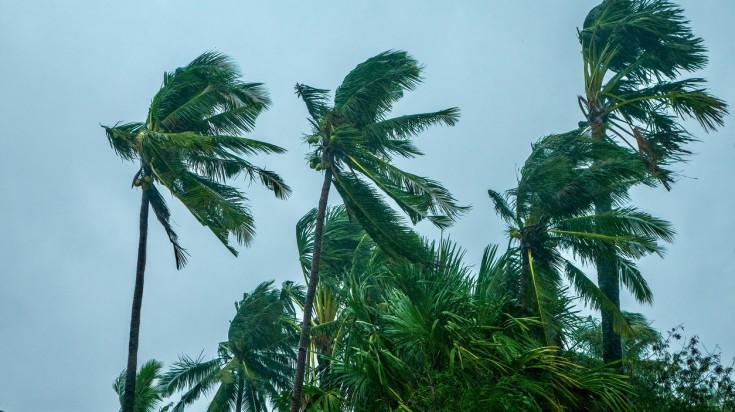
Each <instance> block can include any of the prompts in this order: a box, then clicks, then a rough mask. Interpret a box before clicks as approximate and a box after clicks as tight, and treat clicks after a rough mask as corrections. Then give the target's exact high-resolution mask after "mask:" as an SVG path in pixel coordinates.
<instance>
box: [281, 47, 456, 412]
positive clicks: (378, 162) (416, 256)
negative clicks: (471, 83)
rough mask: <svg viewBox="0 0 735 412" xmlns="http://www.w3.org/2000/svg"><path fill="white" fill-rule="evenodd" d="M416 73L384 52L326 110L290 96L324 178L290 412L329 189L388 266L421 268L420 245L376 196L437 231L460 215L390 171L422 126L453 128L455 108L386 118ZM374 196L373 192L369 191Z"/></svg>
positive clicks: (411, 64) (445, 199)
mask: <svg viewBox="0 0 735 412" xmlns="http://www.w3.org/2000/svg"><path fill="white" fill-rule="evenodd" d="M420 74H421V68H420V66H419V64H418V63H417V61H416V60H414V59H413V58H412V57H411V56H409V55H408V54H407V53H406V52H403V51H386V52H383V53H380V54H378V55H377V56H375V57H372V58H370V59H368V60H366V61H365V62H363V63H361V64H359V65H358V66H357V67H355V69H353V70H352V71H351V72H350V73H349V74H348V75H347V76H346V77H345V78H344V80H343V82H342V84H341V85H340V86H339V87H338V88H337V90H336V91H335V94H334V101H333V103H332V104H330V99H329V91H328V90H324V89H317V88H314V87H310V86H306V85H303V84H297V85H296V94H297V95H298V96H299V97H300V98H301V99H302V100H303V101H304V103H305V104H306V109H307V111H308V112H309V116H310V118H309V122H310V123H311V125H312V131H311V134H310V135H309V136H308V137H307V143H308V144H309V145H310V146H311V147H313V148H314V150H313V151H312V153H311V157H310V160H309V163H310V166H311V167H312V168H314V169H316V170H318V171H321V170H323V171H324V183H323V184H322V189H321V193H320V196H319V204H318V208H317V215H316V223H315V227H314V243H313V250H312V262H311V263H312V264H311V269H310V271H309V282H308V286H307V291H306V298H305V301H304V318H303V323H302V327H301V338H300V340H299V348H298V358H297V362H296V375H295V378H294V389H293V393H292V398H291V411H292V412H298V411H299V409H300V405H301V397H302V390H303V383H304V372H305V369H306V355H307V348H308V342H309V331H310V328H311V318H312V308H313V303H314V294H315V291H316V287H317V283H318V280H319V264H320V256H321V247H322V233H323V229H324V216H325V213H326V210H327V200H328V196H329V190H330V188H331V187H332V186H334V188H335V189H336V190H337V193H339V195H340V197H341V198H342V201H343V202H344V205H345V208H346V210H347V213H348V214H349V216H350V217H351V218H352V219H355V220H356V221H357V222H358V223H359V224H360V225H361V226H362V227H363V229H364V230H365V232H366V233H367V234H368V236H370V237H371V238H372V239H373V240H374V241H375V243H376V244H377V245H378V246H379V247H380V248H381V249H382V250H383V251H384V252H385V253H386V254H387V255H388V256H391V257H393V258H395V259H399V260H400V259H407V260H409V261H415V262H427V261H428V252H427V250H426V248H425V246H424V245H423V243H422V241H421V239H420V238H419V237H418V235H416V234H415V233H414V232H413V231H412V230H411V229H410V228H408V227H406V226H405V224H404V222H403V221H402V219H401V217H400V215H399V214H397V213H396V212H395V211H394V210H393V209H392V208H391V207H390V206H388V204H386V202H385V201H384V200H383V197H382V196H381V195H380V194H379V192H378V190H379V191H380V192H382V193H383V194H385V195H387V196H388V197H389V198H390V199H392V200H393V201H394V202H395V203H396V205H398V207H399V208H401V210H403V212H404V213H406V214H407V215H408V217H409V219H410V220H411V222H413V223H417V222H419V221H421V220H423V219H429V220H430V221H432V222H433V223H434V224H435V225H437V226H439V227H447V226H448V225H450V224H451V223H452V222H453V221H454V220H455V219H456V218H457V217H458V215H460V214H461V213H462V212H463V211H464V210H466V208H465V207H461V206H458V205H457V204H456V203H455V199H454V198H453V197H452V195H451V194H450V193H449V192H448V191H447V190H446V189H445V188H444V187H443V186H442V185H441V184H440V183H439V182H436V181H434V180H431V179H428V178H425V177H421V176H417V175H414V174H411V173H407V172H405V171H403V170H401V169H399V168H398V167H396V166H394V165H393V164H392V160H393V158H394V157H395V156H401V157H414V156H418V155H421V154H422V153H421V152H420V151H419V150H418V148H417V147H416V146H414V144H413V143H412V142H411V137H413V136H416V135H418V134H419V133H421V132H422V131H424V130H425V129H426V128H428V127H429V126H433V125H436V124H444V125H447V126H453V125H454V124H456V123H457V121H458V119H459V109H457V108H450V109H445V110H440V111H437V112H430V113H421V114H411V115H404V116H398V117H388V116H389V114H390V112H391V108H392V105H393V103H394V102H396V101H397V100H399V99H400V98H401V97H403V92H404V91H406V90H412V89H414V88H415V87H416V86H417V85H418V84H419V83H420V81H421V77H420ZM376 189H378V190H376Z"/></svg>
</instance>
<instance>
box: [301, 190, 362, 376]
mask: <svg viewBox="0 0 735 412" xmlns="http://www.w3.org/2000/svg"><path fill="white" fill-rule="evenodd" d="M316 214H317V210H316V209H312V210H310V211H309V212H308V213H307V214H306V215H304V216H303V217H302V218H301V219H299V221H298V222H297V223H296V245H297V247H298V251H299V262H300V263H301V270H302V272H303V275H304V281H305V282H306V283H308V282H309V272H310V270H311V266H312V252H313V249H314V229H315V226H316ZM373 248H374V243H373V242H372V240H371V239H370V237H369V236H367V234H366V233H365V231H364V230H363V229H362V227H361V226H360V225H359V224H358V223H357V222H355V221H353V220H350V218H349V216H348V214H347V211H346V209H345V207H344V205H339V206H332V207H328V208H327V211H326V213H325V218H324V231H323V242H322V251H321V254H320V261H321V262H320V263H319V283H318V285H317V289H316V292H315V294H314V304H313V319H312V325H313V326H312V335H311V336H310V338H311V339H310V348H311V352H312V354H313V355H314V357H315V358H316V359H314V360H315V362H312V361H311V359H309V360H308V361H307V369H308V365H309V364H314V365H315V364H316V362H318V367H317V368H315V369H314V371H313V372H314V373H313V374H312V377H311V383H312V384H314V383H315V381H316V379H315V377H316V375H317V372H318V371H317V370H316V369H319V370H325V369H326V368H327V366H328V364H329V357H330V356H331V355H332V350H333V348H334V340H335V338H336V336H337V335H338V334H339V325H338V323H336V322H335V321H336V319H337V316H338V313H339V311H340V310H341V307H342V302H341V297H340V290H341V288H342V287H343V285H344V282H345V277H347V276H349V274H350V273H351V272H352V271H353V270H354V268H355V265H356V264H357V263H358V262H359V261H360V259H361V258H362V257H363V256H364V255H365V253H371V252H372V249H373ZM308 380H309V378H308V377H307V383H309V382H308Z"/></svg>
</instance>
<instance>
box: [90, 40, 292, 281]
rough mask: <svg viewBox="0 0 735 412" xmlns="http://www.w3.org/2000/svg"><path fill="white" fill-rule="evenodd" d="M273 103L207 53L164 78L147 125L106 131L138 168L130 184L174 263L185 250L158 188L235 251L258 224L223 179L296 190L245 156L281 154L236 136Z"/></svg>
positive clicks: (281, 193) (280, 192) (283, 192)
mask: <svg viewBox="0 0 735 412" xmlns="http://www.w3.org/2000/svg"><path fill="white" fill-rule="evenodd" d="M269 105H270V99H269V98H268V95H267V93H266V91H265V88H264V87H263V85H262V84H260V83H245V82H243V81H242V80H241V79H240V71H239V69H238V68H237V66H236V65H235V63H234V62H233V61H232V60H231V59H230V58H229V57H227V56H225V55H223V54H220V53H214V52H207V53H204V54H202V55H201V56H199V57H197V58H196V59H194V61H192V62H191V63H189V64H188V65H187V66H185V67H181V68H178V69H176V70H175V71H173V72H167V73H165V74H164V80H163V85H162V86H161V89H160V90H159V91H158V93H156V95H155V96H154V97H153V101H152V102H151V106H150V109H149V112H148V118H147V119H146V121H145V122H140V123H125V124H116V125H115V126H112V127H107V126H103V128H104V129H105V132H106V134H107V139H108V141H109V142H110V145H111V146H112V148H113V149H114V150H115V152H116V153H117V154H118V155H119V156H120V157H121V158H123V159H125V160H131V161H137V162H139V163H140V170H139V171H138V173H136V175H135V177H134V178H133V181H134V182H135V181H136V180H137V179H139V178H142V179H143V180H144V183H142V184H141V189H143V190H146V191H148V192H149V199H150V202H151V203H150V204H151V206H152V207H153V211H154V212H155V214H156V217H157V218H158V220H159V221H160V222H161V224H162V225H163V227H164V229H165V230H166V233H167V234H168V236H169V240H170V241H171V243H172V244H173V247H174V254H175V257H176V265H177V267H178V268H181V267H183V266H184V265H185V264H186V252H185V250H184V249H183V248H182V247H181V246H180V245H179V242H178V237H177V236H176V233H175V232H174V231H173V229H172V227H171V224H170V212H169V210H168V207H167V206H166V202H165V201H164V199H163V197H162V196H161V195H160V193H159V192H158V190H157V189H156V186H157V185H162V186H165V187H166V188H167V189H168V190H169V191H171V193H172V194H173V195H174V196H175V197H176V198H178V199H179V200H180V201H181V202H182V203H183V204H184V205H185V206H186V207H187V209H188V210H189V211H190V212H191V213H192V215H194V217H195V218H196V219H197V220H198V221H199V222H200V223H201V224H202V225H204V226H206V227H208V228H209V229H210V230H211V231H212V233H214V234H215V236H217V238H218V239H219V240H220V241H221V242H222V243H223V244H224V245H225V246H226V247H227V248H228V249H229V250H230V251H231V252H232V253H233V254H237V251H236V250H235V249H234V248H232V247H231V246H230V245H229V241H228V238H229V237H230V236H233V237H234V238H235V240H236V241H237V242H238V243H241V244H248V243H249V242H250V241H251V240H252V238H253V236H254V234H255V226H254V222H253V217H252V215H251V213H250V210H249V209H248V207H247V206H246V201H247V199H246V198H245V196H244V195H243V194H242V193H241V192H240V191H239V190H237V189H235V188H233V187H231V186H228V185H226V184H225V181H226V180H228V179H231V178H234V177H236V176H239V175H242V176H245V177H246V178H248V179H249V180H251V181H252V180H258V181H260V183H262V184H263V185H264V186H265V187H266V188H268V189H269V190H271V191H273V193H274V194H275V195H276V196H277V197H279V198H285V197H287V196H288V195H289V194H290V193H291V189H290V188H289V187H288V185H286V184H285V183H284V182H283V180H282V179H281V178H280V177H279V176H278V175H277V174H276V173H274V172H273V171H270V170H267V169H264V168H261V167H258V166H255V165H253V164H252V163H250V162H249V161H247V160H245V159H243V156H251V155H255V154H261V153H263V154H267V153H283V152H284V149H282V148H280V147H278V146H276V145H272V144H270V143H265V142H261V141H258V140H253V139H247V138H244V137H240V136H238V134H240V133H244V132H249V131H251V130H252V128H253V126H254V125H255V119H256V118H257V116H258V115H259V114H260V113H261V112H262V111H263V110H265V109H267V108H268V106H269Z"/></svg>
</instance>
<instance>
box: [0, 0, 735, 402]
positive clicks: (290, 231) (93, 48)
mask: <svg viewBox="0 0 735 412" xmlns="http://www.w3.org/2000/svg"><path fill="white" fill-rule="evenodd" d="M595 3H596V1H594V0H585V1H547V2H541V1H530V0H528V1H515V2H501V1H486V0H478V1H465V2H446V1H402V2H395V1H388V0H379V1H369V2H368V1H363V2H356V1H351V2H348V1H336V0H334V1H319V2H304V1H299V2H297V1H291V2H286V1H270V2H265V1H262V2H252V1H212V2H209V3H208V4H207V6H203V5H202V4H203V3H202V2H196V1H178V2H174V1H164V0H149V1H126V2H112V1H97V2H83V1H61V0H59V1H47V0H40V1H23V0H0V126H1V127H2V132H1V133H2V149H1V150H0V175H2V176H3V179H2V182H1V183H0V189H1V191H0V193H2V198H1V199H2V201H1V202H0V224H1V227H2V234H1V235H0V262H2V264H1V265H0V409H2V410H5V411H7V412H13V411H102V410H115V409H116V408H117V405H118V404H117V399H116V395H115V394H114V392H113V391H112V389H111V383H112V380H113V379H114V378H115V377H116V376H117V374H118V373H120V371H121V370H122V369H123V367H124V365H125V359H126V354H127V334H128V326H129V311H130V301H131V297H132V289H133V280H134V269H135V258H136V248H137V238H138V235H137V221H138V205H139V196H140V193H139V191H135V190H131V189H130V181H131V178H132V176H133V174H134V173H135V171H136V167H135V165H134V164H130V163H124V162H122V161H121V160H119V159H118V158H117V157H116V156H115V154H114V152H113V151H112V150H111V149H110V147H109V146H108V143H107V141H106V139H105V136H104V133H103V130H102V129H101V128H100V127H99V125H100V123H101V124H106V125H112V124H114V123H115V122H117V121H140V120H143V119H144V117H145V115H146V113H147V108H148V104H149V103H150V99H151V98H152V97H153V95H154V94H155V92H156V91H157V90H158V88H159V87H160V84H161V79H162V74H163V72H164V71H166V70H173V69H174V68H176V67H179V66H182V65H185V64H187V63H188V62H189V61H191V60H192V59H193V58H194V57H196V56H198V55H199V54H201V53H202V52H204V51H206V50H217V51H220V52H223V53H227V54H229V55H230V56H232V58H233V59H235V60H236V61H237V62H239V64H240V65H241V68H242V71H243V74H244V77H245V79H246V80H248V81H259V82H264V83H266V84H267V86H268V89H269V90H270V94H271V97H272V99H273V102H274V105H273V107H272V108H271V109H270V110H269V111H268V112H266V113H264V114H263V115H262V116H261V117H260V119H259V120H258V124H257V128H256V130H255V132H254V133H253V136H254V137H257V138H260V139H263V140H267V141H270V142H273V143H276V144H279V145H281V146H284V147H286V148H287V149H288V150H289V153H288V154H286V155H281V156H270V157H264V158H261V159H258V161H257V163H259V164H262V165H265V166H267V167H268V168H272V169H275V170H276V171H278V172H279V173H281V175H282V176H283V177H284V178H285V179H286V180H287V182H288V183H289V184H291V185H292V187H293V188H294V193H293V196H292V197H291V199H290V200H288V201H281V200H277V199H275V198H273V197H272V196H271V195H270V194H269V193H268V192H267V191H266V190H264V189H262V188H260V187H258V186H257V185H253V186H252V187H248V186H247V183H246V182H242V181H240V182H237V184H238V185H240V186H241V187H242V188H243V189H244V190H246V191H247V193H248V197H249V198H250V199H251V205H252V211H253V213H254V215H255V218H256V224H257V227H258V235H257V238H256V241H255V243H254V245H253V247H251V248H249V249H244V248H241V253H240V257H239V258H234V257H233V256H232V255H230V254H229V253H228V252H227V250H226V249H225V248H223V247H222V246H221V244H219V242H218V241H217V240H216V238H215V237H214V236H213V235H212V234H211V233H209V232H208V231H207V230H205V229H204V228H203V227H202V226H200V225H199V224H198V223H197V222H196V221H195V219H194V218H192V217H191V216H190V215H188V214H187V212H186V210H184V209H183V207H181V206H180V205H179V204H177V202H176V201H175V200H171V201H170V204H171V206H172V212H173V219H174V220H175V222H176V225H177V227H178V232H179V235H180V238H181V241H182V243H183V244H184V245H185V247H186V248H187V249H188V250H189V251H190V253H191V259H190V263H189V265H188V266H187V267H186V268H185V269H184V270H182V271H176V270H175V268H174V264H173V257H172V253H171V250H170V246H169V244H168V242H167V239H166V237H165V234H164V232H163V230H162V229H161V228H160V227H159V226H158V224H157V222H155V220H152V221H151V231H150V238H149V258H148V270H147V279H146V289H145V298H144V302H143V321H142V329H141V342H140V355H139V359H140V360H141V362H142V361H145V360H147V359H151V358H156V359H159V360H161V361H163V362H165V363H167V364H168V363H170V362H172V361H173V360H175V359H176V357H177V355H178V354H181V353H187V354H190V355H193V356H196V355H197V354H199V353H201V352H203V353H204V354H205V355H206V356H208V355H211V354H213V353H214V352H215V350H216V347H217V343H218V342H220V341H222V340H224V339H225V338H226V333H227V327H228V321H229V320H230V319H231V317H232V315H233V314H234V305H233V303H234V302H235V301H236V300H238V299H239V298H241V297H242V293H243V292H245V291H248V290H250V289H252V288H253V287H254V286H255V285H257V284H258V283H260V282H262V281H264V280H268V279H275V280H276V281H278V282H280V281H283V280H287V279H291V280H301V274H300V271H299V268H298V262H297V256H296V247H295V242H294V225H295V223H296V221H297V220H298V218H299V217H300V216H302V215H303V214H304V213H306V212H307V211H308V210H309V209H310V208H312V207H314V206H316V202H317V198H318V194H319V193H318V192H319V186H320V176H319V175H318V174H317V173H315V172H313V171H312V170H310V169H308V166H307V165H306V162H305V161H304V159H303V157H304V153H305V151H306V147H305V146H303V145H302V144H301V139H300V137H301V134H302V133H304V132H306V131H308V127H309V126H308V123H307V122H306V119H305V118H306V110H305V109H304V107H303V104H302V102H301V101H300V100H298V99H297V98H296V97H295V96H294V94H293V86H294V84H295V83H296V82H301V83H306V84H309V85H312V86H315V87H320V88H329V89H332V90H333V89H334V88H335V87H336V86H337V85H339V83H340V82H341V80H342V78H343V77H344V75H345V74H347V73H348V72H349V71H350V70H351V69H352V68H353V67H354V66H355V65H356V64H358V63H360V62H362V61H363V60H365V59H367V58H368V57H371V56H373V55H375V54H377V53H379V52H381V51H384V50H387V49H401V50H406V51H408V52H409V53H411V54H412V55H413V56H414V57H415V58H416V59H418V60H419V61H420V62H422V63H423V64H424V65H425V66H426V68H425V71H424V78H425V81H424V84H423V85H422V86H420V87H419V89H418V90H416V91H415V92H412V93H410V94H408V95H407V96H406V97H405V98H404V99H403V101H401V102H400V103H399V104H398V105H396V107H395V113H396V114H404V113H414V112H421V111H433V110H438V109H443V108H446V107H451V106H459V107H460V108H461V110H462V119H461V121H460V123H459V124H458V125H457V126H456V127H454V128H436V129H433V130H431V131H429V132H427V133H425V134H424V135H422V136H421V137H420V138H419V139H417V142H418V145H419V146H420V147H421V149H423V150H424V151H425V153H426V156H424V157H423V158H421V159H414V160H411V161H406V162H401V166H403V167H405V168H407V169H408V170H410V171H412V172H415V173H418V174H422V175H426V176H430V177H432V178H434V179H437V180H439V181H441V182H443V183H444V184H445V185H446V186H447V187H448V188H449V189H450V190H452V192H453V193H454V194H455V196H456V197H457V198H458V199H459V200H460V202H462V203H464V204H471V205H472V206H473V209H472V211H471V213H469V214H468V215H467V216H466V217H465V218H464V219H463V220H462V221H460V222H459V223H458V224H457V225H456V226H455V227H454V228H452V229H451V230H450V231H449V234H450V235H451V237H452V238H453V239H454V240H456V241H457V242H459V243H460V244H461V245H463V246H464V247H466V248H467V251H468V252H467V257H468V261H470V262H472V263H479V257H480V254H481V252H482V249H483V247H484V246H485V245H487V244H489V243H504V240H503V233H502V230H503V226H502V222H501V221H500V219H499V218H498V217H497V216H495V215H494V213H493V211H492V207H491V204H490V201H489V199H488V198H487V195H486V192H487V189H489V188H492V189H495V190H505V189H508V188H510V187H512V186H513V185H514V183H515V179H516V176H517V171H518V168H519V167H520V165H521V164H522V163H523V161H524V159H525V158H526V156H527V155H528V153H529V150H530V143H531V142H533V141H535V140H537V139H538V138H539V137H541V136H543V135H546V134H549V133H553V132H563V131H567V130H570V129H572V128H574V127H575V126H576V124H577V122H578V121H579V120H580V114H579V110H578V108H577V104H576V96H577V95H578V94H579V93H580V92H581V89H582V64H581V58H580V51H579V45H578V42H577V39H576V28H577V27H578V26H580V25H581V23H582V21H583V19H584V17H585V15H586V13H587V11H588V10H589V9H590V8H591V7H592V6H593V5H594V4H595ZM680 3H681V5H682V6H683V8H684V9H685V11H686V15H687V16H688V17H689V18H690V19H691V24H692V26H693V29H694V32H695V33H696V34H697V35H699V36H701V37H703V38H704V40H705V44H706V46H707V47H708V48H709V51H710V65H709V66H708V67H707V69H706V70H704V71H702V72H701V73H697V74H696V75H697V76H703V77H705V78H707V79H708V80H709V82H710V83H709V85H710V88H711V90H712V91H713V93H715V94H716V95H718V96H719V97H721V98H723V99H725V100H726V101H728V102H730V103H731V104H732V103H733V102H735V81H734V80H735V79H734V78H733V75H732V64H733V56H735V42H733V37H732V17H733V16H735V2H732V1H731V0H708V1H706V2H703V1H695V0H686V1H684V0H681V1H680ZM726 122H727V123H726V126H725V127H724V128H722V129H721V130H720V131H719V132H717V133H713V134H710V135H705V134H703V133H702V131H701V129H700V128H699V127H698V126H697V125H696V124H691V128H692V131H694V132H695V133H696V134H697V135H699V136H701V139H702V142H701V143H698V144H696V145H694V146H693V147H692V149H693V151H694V152H696V155H695V156H693V157H692V159H691V162H690V163H689V164H686V165H682V166H681V171H682V174H683V175H684V177H683V178H682V179H681V181H680V182H679V183H677V184H676V185H675V187H674V190H673V191H672V192H670V193H666V192H665V191H664V190H662V189H637V190H635V192H634V194H633V201H634V203H635V204H637V205H638V206H640V207H641V208H643V209H645V210H648V211H651V212H654V213H655V214H657V215H659V216H661V217H664V218H666V219H669V220H671V221H672V222H673V223H674V225H675V227H676V229H677V232H678V236H677V238H676V241H675V243H674V244H673V245H671V246H670V247H669V248H668V250H669V253H668V256H667V257H666V259H664V260H661V259H658V258H651V259H646V260H645V261H643V262H642V263H641V266H642V267H643V269H644V270H645V274H646V276H647V278H648V279H649V281H650V283H651V285H652V288H653V290H654V293H655V303H654V305H653V306H646V307H639V306H637V305H635V304H634V303H632V300H631V299H630V298H629V297H627V296H625V297H624V298H623V299H624V302H623V304H624V306H625V309H627V310H634V311H641V312H643V313H644V314H646V315H647V316H648V317H649V318H650V319H652V320H654V322H655V323H654V325H655V326H656V327H658V328H660V329H662V330H663V329H667V328H670V327H673V326H675V325H677V324H680V323H683V324H684V325H685V326H686V330H687V333H688V334H693V333H696V334H699V335H700V336H701V337H702V339H703V341H704V343H705V344H706V345H707V346H708V347H714V345H716V344H719V345H720V346H721V347H722V349H723V352H724V353H725V355H726V356H727V357H732V356H733V355H735V329H733V328H732V325H731V323H732V322H731V321H732V319H733V318H735V304H734V303H733V301H732V293H733V290H735V241H734V240H733V237H732V233H733V232H735V218H734V217H733V211H735V185H733V183H732V178H733V176H735V136H734V133H733V131H734V130H735V128H733V125H732V120H731V118H727V119H726ZM333 198H334V197H333ZM418 230H419V231H421V233H423V234H425V235H427V236H432V237H435V236H438V233H437V232H436V231H434V230H433V229H432V228H430V227H428V226H425V225H419V227H418Z"/></svg>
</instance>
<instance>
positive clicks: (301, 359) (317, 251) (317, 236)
mask: <svg viewBox="0 0 735 412" xmlns="http://www.w3.org/2000/svg"><path fill="white" fill-rule="evenodd" d="M331 186H332V170H331V169H330V168H329V167H327V168H326V169H325V171H324V184H322V193H321V195H320V197H319V208H318V209H317V213H316V226H315V227H314V251H313V252H312V256H311V259H312V260H311V274H310V275H309V285H308V286H307V289H306V299H304V320H303V322H302V324H301V337H300V338H299V355H298V358H297V359H296V376H294V386H293V394H292V395H291V409H290V411H291V412H299V410H300V409H301V396H302V392H303V388H304V373H305V372H306V352H307V350H308V345H309V331H310V329H311V312H312V309H313V306H314V295H315V293H316V286H317V283H319V258H320V256H321V254H322V233H323V232H324V216H325V214H326V211H327V198H328V197H329V188H330V187H331Z"/></svg>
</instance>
